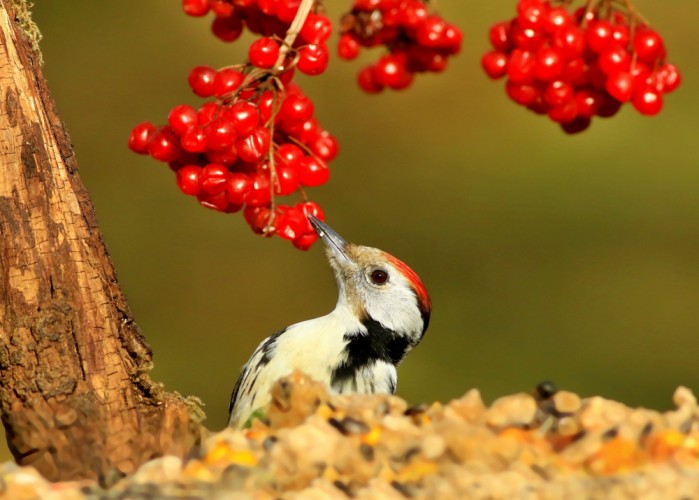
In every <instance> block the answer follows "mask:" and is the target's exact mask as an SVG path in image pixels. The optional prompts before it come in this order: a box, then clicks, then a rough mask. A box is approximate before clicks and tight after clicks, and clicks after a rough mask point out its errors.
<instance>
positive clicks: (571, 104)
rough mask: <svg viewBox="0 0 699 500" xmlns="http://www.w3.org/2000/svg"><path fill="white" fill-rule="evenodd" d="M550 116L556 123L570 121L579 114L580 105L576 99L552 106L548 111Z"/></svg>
mask: <svg viewBox="0 0 699 500" xmlns="http://www.w3.org/2000/svg"><path fill="white" fill-rule="evenodd" d="M548 115H549V118H551V120H553V121H555V122H556V123H569V122H572V121H573V120H575V118H577V116H578V107H577V104H576V102H575V99H571V100H569V101H567V102H564V103H563V104H559V105H557V106H554V107H552V108H551V109H550V110H549V112H548Z"/></svg>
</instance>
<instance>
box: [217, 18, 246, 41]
mask: <svg viewBox="0 0 699 500" xmlns="http://www.w3.org/2000/svg"><path fill="white" fill-rule="evenodd" d="M211 32H212V33H213V34H214V36H215V37H216V38H218V39H219V40H223V41H224V42H235V41H236V40H237V39H238V38H240V35H242V34H243V20H242V19H241V18H240V17H238V16H236V15H232V16H225V17H221V16H219V17H216V19H214V22H213V23H211Z"/></svg>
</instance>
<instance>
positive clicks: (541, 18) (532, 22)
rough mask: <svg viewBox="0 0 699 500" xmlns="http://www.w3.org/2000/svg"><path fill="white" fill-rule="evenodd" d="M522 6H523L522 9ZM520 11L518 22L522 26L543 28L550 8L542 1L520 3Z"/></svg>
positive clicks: (536, 28)
mask: <svg viewBox="0 0 699 500" xmlns="http://www.w3.org/2000/svg"><path fill="white" fill-rule="evenodd" d="M521 6H523V7H522V8H521V9H520V8H519V7H521ZM518 12H519V15H518V16H517V22H518V23H519V25H520V26H522V28H524V29H533V30H541V29H543V28H544V27H545V25H546V15H547V14H548V9H547V8H546V6H545V5H544V4H542V3H540V2H528V3H526V4H523V3H520V4H519V6H518Z"/></svg>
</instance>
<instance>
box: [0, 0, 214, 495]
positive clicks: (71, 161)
mask: <svg viewBox="0 0 699 500" xmlns="http://www.w3.org/2000/svg"><path fill="white" fill-rule="evenodd" d="M25 8H26V6H25V5H24V4H23V3H20V2H17V1H16V0H15V2H10V1H9V0H0V45H1V46H0V340H1V342H2V343H1V344H0V410H1V412H2V421H3V424H4V426H5V430H6V432H7V439H8V443H9V446H10V449H11V450H12V453H13V454H14V456H15V458H16V459H17V461H18V462H19V463H20V464H31V465H33V466H34V467H36V468H37V469H38V470H39V471H40V472H41V473H43V474H44V475H45V476H46V477H47V478H49V479H51V480H65V479H76V478H98V479H100V480H101V482H102V483H105V484H108V483H111V482H112V481H113V480H114V479H115V478H118V477H119V476H120V475H123V474H126V473H129V472H132V471H133V470H134V469H135V468H136V467H138V465H140V464H141V463H142V462H144V461H146V460H148V459H150V458H152V457H154V456H158V455H163V454H176V455H180V456H182V455H184V454H186V453H187V451H188V450H189V449H190V448H191V446H192V445H193V444H194V443H195V442H196V440H197V438H198V433H199V430H200V425H199V422H200V421H201V416H202V414H201V411H200V409H199V407H198V406H197V405H196V403H192V402H190V401H187V400H184V399H183V398H182V397H180V396H179V395H177V394H169V393H166V392H165V391H164V390H163V389H162V388H161V386H160V385H158V384H154V383H153V382H152V381H151V380H150V378H149V375H148V372H149V370H150V367H151V351H150V348H149V347H148V345H147V344H146V343H145V340H144V338H143V336H142V334H141V333H140V331H139V329H138V327H137V326H136V324H135V323H134V321H133V319H132V317H131V313H130V311H129V308H128V305H127V304H126V300H125V298H124V295H123V294H122V291H121V289H120V287H119V285H118V283H117V280H116V275H115V272H114V268H113V266H112V262H111V260H110V258H109V255H108V254H107V250H106V248H105V245H104V242H103V241H102V237H101V235H100V231H99V228H98V227H97V223H96V220H95V214H94V209H93V206H92V203H91V201H90V198H89V196H88V194H87V192H86V191H85V188H84V186H83V184H82V182H81V181H80V178H79V177H78V174H77V165H76V161H75V157H74V154H73V151H72V147H71V143H70V139H69V137H68V134H67V132H66V130H65V128H64V125H63V123H62V122H61V120H60V119H59V118H58V116H57V115H56V110H55V104H54V102H53V100H52V98H51V96H50V95H49V92H48V90H47V87H46V83H45V81H44V78H43V74H42V71H41V68H40V64H39V62H38V58H39V54H38V53H37V52H35V51H34V50H33V49H32V46H31V41H30V40H29V39H28V37H27V36H26V34H25V31H24V30H23V29H22V27H20V21H19V18H18V16H20V17H23V16H24V15H26V12H25V11H24V10H23V9H25ZM23 19H24V20H25V21H26V17H23Z"/></svg>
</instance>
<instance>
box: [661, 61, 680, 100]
mask: <svg viewBox="0 0 699 500" xmlns="http://www.w3.org/2000/svg"><path fill="white" fill-rule="evenodd" d="M657 74H658V81H659V82H660V84H661V85H662V88H663V92H665V93H667V92H672V91H673V90H676V89H677V87H679V86H680V83H682V75H681V74H680V71H679V70H678V69H677V67H676V66H675V65H673V64H668V63H666V64H663V65H662V66H660V67H659V68H658V70H657Z"/></svg>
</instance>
